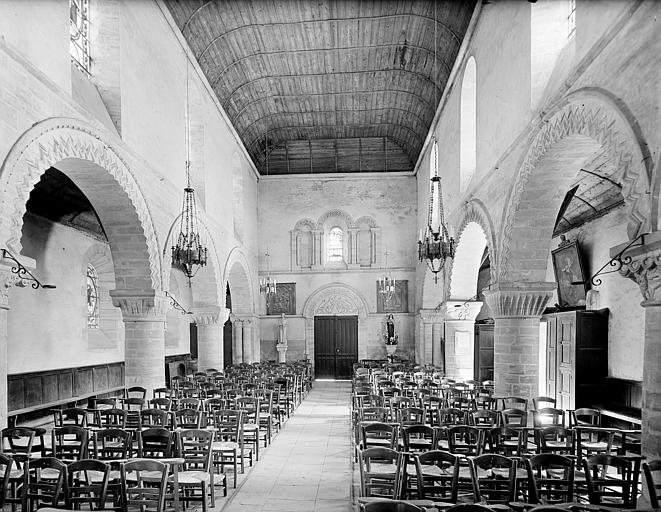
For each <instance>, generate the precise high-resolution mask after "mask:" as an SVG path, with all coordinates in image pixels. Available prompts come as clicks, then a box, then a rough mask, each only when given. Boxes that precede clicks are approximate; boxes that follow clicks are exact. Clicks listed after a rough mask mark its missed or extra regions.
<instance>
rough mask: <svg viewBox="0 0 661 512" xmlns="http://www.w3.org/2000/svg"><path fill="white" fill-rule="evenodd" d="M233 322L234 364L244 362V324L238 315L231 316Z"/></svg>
mask: <svg viewBox="0 0 661 512" xmlns="http://www.w3.org/2000/svg"><path fill="white" fill-rule="evenodd" d="M230 320H231V321H232V359H233V361H232V364H239V363H242V362H243V322H242V321H241V320H239V317H238V316H236V315H231V316H230Z"/></svg>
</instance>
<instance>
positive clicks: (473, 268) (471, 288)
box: [448, 199, 496, 300]
mask: <svg viewBox="0 0 661 512" xmlns="http://www.w3.org/2000/svg"><path fill="white" fill-rule="evenodd" d="M458 226H459V228H458V230H457V233H458V234H459V237H458V240H457V252H456V254H455V258H454V260H453V261H452V267H451V268H450V272H449V273H448V280H449V283H448V287H449V292H450V294H449V297H451V298H452V299H457V300H469V299H471V298H472V297H473V296H475V293H476V291H477V276H478V272H479V268H480V260H481V258H482V254H483V253H484V249H485V248H488V250H489V259H490V262H491V266H492V268H493V267H494V264H495V261H496V255H495V254H494V247H495V245H496V244H495V241H494V231H493V224H492V223H491V218H490V217H489V214H488V212H487V211H486V209H485V208H484V205H483V204H482V203H481V202H479V201H478V200H475V199H474V200H472V201H470V202H469V203H467V205H466V208H465V209H464V210H463V216H462V218H461V221H460V222H459V224H458Z"/></svg>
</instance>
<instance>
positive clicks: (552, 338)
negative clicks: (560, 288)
mask: <svg viewBox="0 0 661 512" xmlns="http://www.w3.org/2000/svg"><path fill="white" fill-rule="evenodd" d="M557 323H558V321H557V319H556V318H549V319H548V320H547V321H546V396H550V397H552V398H555V399H556V400H557V398H558V397H557V395H556V393H557V380H558V377H557V374H558V363H557V361H556V354H557V347H556V345H557V338H556V325H557Z"/></svg>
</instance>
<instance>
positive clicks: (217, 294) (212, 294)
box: [162, 213, 225, 309]
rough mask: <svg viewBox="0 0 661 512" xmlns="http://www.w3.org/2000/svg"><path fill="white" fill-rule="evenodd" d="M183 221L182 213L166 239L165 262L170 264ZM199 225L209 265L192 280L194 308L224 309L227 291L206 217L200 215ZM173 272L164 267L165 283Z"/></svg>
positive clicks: (163, 279) (168, 281) (166, 265)
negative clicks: (178, 231)
mask: <svg viewBox="0 0 661 512" xmlns="http://www.w3.org/2000/svg"><path fill="white" fill-rule="evenodd" d="M180 219H181V213H180V214H179V215H177V217H176V218H175V219H174V221H173V222H172V224H171V225H170V229H169V230H168V234H167V236H166V237H165V244H164V246H163V261H164V262H169V261H170V259H171V250H172V245H173V244H174V237H175V236H176V235H177V229H178V226H179V222H180ZM198 224H199V226H200V231H201V234H203V238H204V239H205V240H206V245H207V251H208V253H207V265H206V266H205V267H202V268H200V269H199V271H198V272H197V274H196V275H195V277H194V278H193V279H191V287H192V292H193V307H194V308H197V309H199V308H205V307H210V306H211V307H218V308H223V307H224V305H225V289H224V287H223V275H222V274H221V266H220V259H219V258H218V250H217V249H216V244H215V241H214V237H213V236H212V234H211V231H210V230H209V228H208V227H207V224H206V223H205V221H204V215H198ZM171 272H172V265H169V264H164V265H163V278H162V282H163V283H168V285H169V283H170V282H171V281H170V274H171Z"/></svg>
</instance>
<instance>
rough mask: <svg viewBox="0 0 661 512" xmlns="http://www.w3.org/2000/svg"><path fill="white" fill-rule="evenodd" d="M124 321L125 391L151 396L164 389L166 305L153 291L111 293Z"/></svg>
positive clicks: (160, 295)
mask: <svg viewBox="0 0 661 512" xmlns="http://www.w3.org/2000/svg"><path fill="white" fill-rule="evenodd" d="M110 296H111V298H112V303H113V305H114V306H116V307H119V308H120V309H121V311H122V318H123V320H124V329H125V336H124V343H125V352H124V360H125V363H124V377H125V383H126V387H131V386H142V387H144V388H146V389H147V396H151V391H152V390H153V389H154V388H157V387H162V386H164V385H165V312H166V309H167V304H168V302H167V301H166V299H165V295H164V294H163V293H162V292H161V291H157V290H111V291H110Z"/></svg>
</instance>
